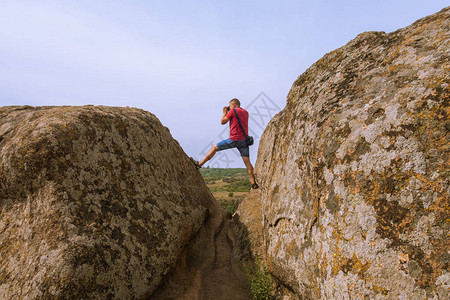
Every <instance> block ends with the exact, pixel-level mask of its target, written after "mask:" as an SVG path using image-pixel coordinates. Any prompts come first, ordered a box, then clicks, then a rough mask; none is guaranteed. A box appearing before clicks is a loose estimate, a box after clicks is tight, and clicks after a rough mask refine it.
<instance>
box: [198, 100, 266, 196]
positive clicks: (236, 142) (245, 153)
mask: <svg viewBox="0 0 450 300" xmlns="http://www.w3.org/2000/svg"><path fill="white" fill-rule="evenodd" d="M229 107H230V110H229V111H228V108H227V107H226V106H225V107H224V108H223V116H222V119H221V120H220V123H221V124H222V125H225V124H227V123H228V122H230V138H229V139H226V140H223V141H221V142H219V143H217V144H215V145H213V146H212V147H211V149H210V150H209V151H208V153H207V154H206V155H205V157H204V158H203V159H202V160H201V161H200V162H198V161H195V160H193V162H194V164H195V166H196V168H197V169H200V168H201V167H202V166H203V165H204V164H205V163H206V162H207V161H208V160H210V159H211V158H213V157H214V155H215V154H216V152H217V151H221V150H225V149H231V148H237V149H238V150H239V152H240V153H241V157H242V160H243V161H244V164H245V167H246V168H247V172H248V176H249V177H250V182H251V183H252V188H253V189H257V188H258V187H259V186H258V184H257V183H256V181H255V175H254V174H253V166H252V163H251V162H250V153H249V148H248V145H247V143H246V141H245V135H244V133H243V132H242V129H241V127H240V126H239V122H238V120H237V118H236V114H235V112H234V111H235V110H236V113H237V114H238V116H239V120H240V121H241V124H242V127H243V128H244V131H245V134H246V135H248V111H246V110H245V109H243V108H241V102H240V101H239V100H238V99H236V98H234V99H232V100H231V101H230V106H229Z"/></svg>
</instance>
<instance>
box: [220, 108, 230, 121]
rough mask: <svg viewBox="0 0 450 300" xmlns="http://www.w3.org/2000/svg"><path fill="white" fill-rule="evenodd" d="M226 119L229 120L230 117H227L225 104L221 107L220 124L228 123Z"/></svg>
mask: <svg viewBox="0 0 450 300" xmlns="http://www.w3.org/2000/svg"><path fill="white" fill-rule="evenodd" d="M228 121H230V119H228V118H227V107H226V106H225V107H224V108H223V116H222V119H221V120H220V124H222V125H225V124H227V123H228Z"/></svg>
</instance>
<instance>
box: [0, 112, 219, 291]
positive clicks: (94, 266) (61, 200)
mask: <svg viewBox="0 0 450 300" xmlns="http://www.w3.org/2000/svg"><path fill="white" fill-rule="evenodd" d="M216 205H217V204H216V203H215V200H214V198H213V197H212V195H211V193H210V192H209V191H208V188H207V187H206V185H205V183H204V181H203V179H202V177H201V175H200V174H199V172H198V171H197V170H196V169H195V168H194V166H193V164H192V162H191V161H190V160H189V158H188V157H187V156H186V154H185V153H184V152H183V150H182V149H181V147H180V145H179V144H178V143H177V142H176V141H175V140H174V139H173V138H172V137H171V135H170V132H169V130H168V129H167V128H165V127H163V126H162V125H161V123H160V122H159V120H158V119H157V118H156V117H155V116H154V115H153V114H151V113H149V112H145V111H143V110H139V109H133V108H112V107H93V106H86V107H36V108H33V107H1V108H0V216H1V218H0V254H1V256H0V295H2V296H1V298H2V299H43V298H45V299H50V298H51V299H112V298H114V299H142V298H146V297H148V296H149V295H151V294H152V292H153V291H154V290H155V288H156V287H157V286H158V285H159V284H160V282H161V279H162V278H163V277H164V275H165V274H167V273H168V272H169V271H170V270H171V268H172V267H173V266H174V264H175V263H176V261H177V259H178V257H179V255H180V253H182V251H183V249H184V247H185V245H186V244H187V243H188V242H189V240H190V239H191V237H192V236H193V235H194V234H196V232H197V231H198V230H199V229H200V228H201V226H202V224H203V223H204V221H205V219H207V218H208V216H210V215H211V214H214V213H215V211H216Z"/></svg>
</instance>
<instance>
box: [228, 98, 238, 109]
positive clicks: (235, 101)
mask: <svg viewBox="0 0 450 300" xmlns="http://www.w3.org/2000/svg"><path fill="white" fill-rule="evenodd" d="M231 102H233V103H234V104H235V105H237V106H238V107H241V102H240V101H239V100H238V99H237V98H233V99H231V101H230V103H231Z"/></svg>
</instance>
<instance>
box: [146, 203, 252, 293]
mask: <svg viewBox="0 0 450 300" xmlns="http://www.w3.org/2000/svg"><path fill="white" fill-rule="evenodd" d="M230 224H231V215H230V214H229V213H226V212H225V211H222V210H221V211H220V213H218V214H217V215H216V216H212V217H211V218H210V219H209V220H208V221H207V223H206V224H205V226H204V228H203V229H201V230H200V232H199V233H198V234H197V236H196V238H195V239H194V241H193V243H192V244H191V245H190V246H189V247H188V249H187V251H186V253H185V254H184V255H183V257H182V258H181V259H180V262H179V263H178V265H177V268H176V270H175V271H174V272H173V274H171V275H170V276H169V278H168V280H167V281H166V282H165V284H164V285H163V286H161V287H160V288H159V289H158V290H157V291H156V292H155V293H154V294H153V296H152V297H150V298H149V299H183V300H184V299H186V300H188V299H189V300H194V299H201V300H210V299H214V300H216V299H217V300H222V299H223V300H226V299H230V300H241V299H242V300H251V299H253V297H252V293H251V291H250V285H249V282H248V279H247V278H246V276H245V275H244V274H243V273H242V272H241V270H240V268H239V259H238V258H237V257H235V256H233V244H232V242H231V239H230V238H229V234H230Z"/></svg>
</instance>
